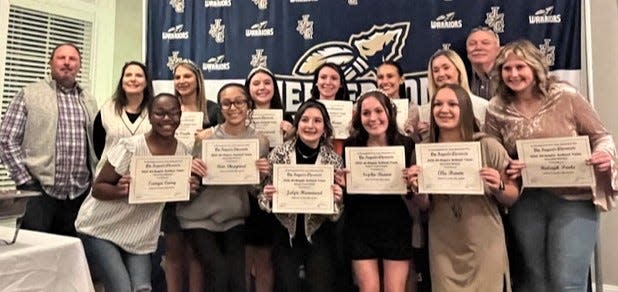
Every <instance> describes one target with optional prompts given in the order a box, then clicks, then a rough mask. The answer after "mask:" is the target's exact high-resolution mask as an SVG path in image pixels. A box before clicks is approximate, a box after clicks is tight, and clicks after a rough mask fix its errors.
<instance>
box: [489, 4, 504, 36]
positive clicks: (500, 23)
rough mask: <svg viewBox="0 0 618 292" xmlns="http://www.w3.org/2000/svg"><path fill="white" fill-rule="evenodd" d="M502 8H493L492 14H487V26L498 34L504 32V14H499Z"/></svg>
mask: <svg viewBox="0 0 618 292" xmlns="http://www.w3.org/2000/svg"><path fill="white" fill-rule="evenodd" d="M499 10H500V6H492V7H491V12H488V13H485V15H486V16H487V17H486V18H485V24H487V26H489V27H491V29H492V30H493V31H494V32H496V33H501V32H504V13H499Z"/></svg>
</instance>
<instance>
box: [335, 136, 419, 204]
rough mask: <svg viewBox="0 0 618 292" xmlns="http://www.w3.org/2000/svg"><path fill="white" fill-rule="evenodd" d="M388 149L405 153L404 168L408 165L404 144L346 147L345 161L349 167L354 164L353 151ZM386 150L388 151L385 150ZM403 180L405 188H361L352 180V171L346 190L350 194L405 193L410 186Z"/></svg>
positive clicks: (347, 178)
mask: <svg viewBox="0 0 618 292" xmlns="http://www.w3.org/2000/svg"><path fill="white" fill-rule="evenodd" d="M386 149H390V150H391V151H389V152H392V151H393V150H394V151H395V152H400V153H401V155H403V165H402V167H401V168H402V169H403V168H405V167H406V152H405V147H403V146H401V145H400V146H376V147H346V148H345V163H346V167H348V165H352V157H351V155H352V152H358V151H367V150H386ZM380 152H381V151H376V153H380ZM384 152H386V151H384ZM349 169H350V171H354V170H353V169H351V167H349ZM401 179H402V181H401V183H402V185H403V188H401V189H395V190H383V189H359V188H356V187H354V184H355V182H354V181H352V175H351V174H350V173H348V174H346V192H347V193H348V194H350V195H356V194H363V195H365V194H368V195H405V194H407V193H408V188H407V186H406V185H405V183H404V182H403V178H401Z"/></svg>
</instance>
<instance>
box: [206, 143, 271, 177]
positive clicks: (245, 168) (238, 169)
mask: <svg viewBox="0 0 618 292" xmlns="http://www.w3.org/2000/svg"><path fill="white" fill-rule="evenodd" d="M259 153H260V142H259V140H258V139H212V140H211V139H206V140H203V141H202V160H204V162H205V163H206V166H207V167H208V174H207V176H205V177H204V178H202V183H203V184H205V185H250V184H259V183H260V173H259V171H258V169H257V166H256V165H255V162H256V161H257V160H258V158H259Z"/></svg>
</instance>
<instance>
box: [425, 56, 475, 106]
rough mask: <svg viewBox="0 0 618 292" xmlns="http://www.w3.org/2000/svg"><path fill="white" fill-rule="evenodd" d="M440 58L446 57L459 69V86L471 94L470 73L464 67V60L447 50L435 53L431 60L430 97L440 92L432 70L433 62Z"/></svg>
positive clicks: (428, 75) (428, 88)
mask: <svg viewBox="0 0 618 292" xmlns="http://www.w3.org/2000/svg"><path fill="white" fill-rule="evenodd" d="M440 56H444V57H446V58H447V59H448V60H449V61H450V62H451V63H453V65H454V66H455V68H456V69H457V72H458V73H459V80H458V84H459V86H461V87H463V89H465V90H466V91H467V92H468V93H470V86H469V85H468V73H466V66H465V65H464V62H463V60H462V59H461V57H459V55H458V54H457V52H455V51H453V50H450V49H446V50H438V51H436V52H435V53H433V55H431V58H429V63H428V64H427V77H428V78H427V79H429V80H428V82H429V86H427V90H428V91H429V96H433V95H434V94H436V92H437V91H438V85H437V84H436V82H435V81H434V79H433V70H432V68H431V67H432V66H431V65H432V63H433V61H434V60H435V59H436V58H438V57H440Z"/></svg>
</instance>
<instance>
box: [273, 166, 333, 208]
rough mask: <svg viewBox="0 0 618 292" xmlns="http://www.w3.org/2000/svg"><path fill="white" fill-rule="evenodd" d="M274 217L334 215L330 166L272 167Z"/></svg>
mask: <svg viewBox="0 0 618 292" xmlns="http://www.w3.org/2000/svg"><path fill="white" fill-rule="evenodd" d="M273 185H274V186H275V189H276V190H277V192H276V193H275V194H274V195H273V212H274V213H308V214H333V213H334V212H335V206H334V201H333V190H332V185H333V166H332V165H319V164H316V165H314V164H302V165H291V164H275V165H273Z"/></svg>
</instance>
